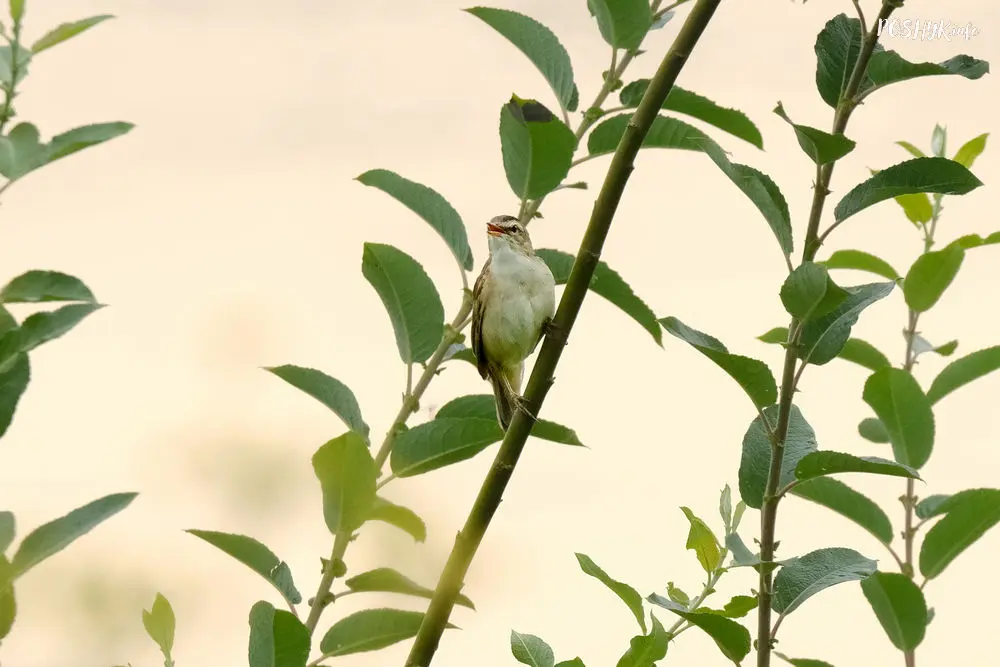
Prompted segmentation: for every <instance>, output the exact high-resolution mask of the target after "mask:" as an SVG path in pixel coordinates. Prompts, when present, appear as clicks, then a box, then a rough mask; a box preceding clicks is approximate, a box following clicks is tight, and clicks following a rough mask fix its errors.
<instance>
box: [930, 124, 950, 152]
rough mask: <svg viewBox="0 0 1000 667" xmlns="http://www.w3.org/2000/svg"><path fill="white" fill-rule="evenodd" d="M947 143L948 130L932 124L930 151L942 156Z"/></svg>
mask: <svg viewBox="0 0 1000 667" xmlns="http://www.w3.org/2000/svg"><path fill="white" fill-rule="evenodd" d="M947 143H948V131H947V130H946V129H945V128H943V127H941V126H940V125H938V124H937V123H935V124H934V132H933V133H931V152H932V153H934V155H936V156H937V157H944V147H945V144H947Z"/></svg>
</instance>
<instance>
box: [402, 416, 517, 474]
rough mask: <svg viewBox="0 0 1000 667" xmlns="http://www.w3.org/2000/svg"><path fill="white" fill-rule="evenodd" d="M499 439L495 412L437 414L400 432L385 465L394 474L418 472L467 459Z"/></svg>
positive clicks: (499, 433)
mask: <svg viewBox="0 0 1000 667" xmlns="http://www.w3.org/2000/svg"><path fill="white" fill-rule="evenodd" d="M502 439H503V431H501V430H500V428H499V426H498V424H497V420H496V415H494V416H493V417H492V418H490V419H483V418H477V417H460V418H455V417H448V418H440V417H439V418H436V419H432V420H431V421H429V422H425V423H423V424H420V425H418V426H414V427H413V428H411V429H409V430H406V431H403V432H402V433H400V434H399V436H397V438H396V444H395V445H393V448H392V454H391V455H390V457H389V465H390V467H391V468H392V472H393V474H394V475H396V477H412V476H414V475H422V474H423V473H425V472H430V471H431V470H437V469H438V468H443V467H444V466H448V465H452V464H453V463H459V462H461V461H465V460H468V459H471V458H472V457H473V456H475V455H476V454H478V453H479V452H481V451H483V450H484V449H486V448H487V447H489V446H490V445H492V444H493V443H495V442H500V440H502Z"/></svg>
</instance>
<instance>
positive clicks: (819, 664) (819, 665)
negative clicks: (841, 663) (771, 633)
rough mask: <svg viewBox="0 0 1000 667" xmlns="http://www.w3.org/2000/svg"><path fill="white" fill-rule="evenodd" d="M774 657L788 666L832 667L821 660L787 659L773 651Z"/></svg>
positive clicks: (785, 656)
mask: <svg viewBox="0 0 1000 667" xmlns="http://www.w3.org/2000/svg"><path fill="white" fill-rule="evenodd" d="M774 655H776V656H778V657H779V658H781V659H782V660H784V661H785V662H787V663H788V664H790V665H795V667H833V665H831V664H830V663H828V662H823V661H822V660H813V659H812V658H789V657H788V656H787V655H784V654H783V653H778V652H777V651H774Z"/></svg>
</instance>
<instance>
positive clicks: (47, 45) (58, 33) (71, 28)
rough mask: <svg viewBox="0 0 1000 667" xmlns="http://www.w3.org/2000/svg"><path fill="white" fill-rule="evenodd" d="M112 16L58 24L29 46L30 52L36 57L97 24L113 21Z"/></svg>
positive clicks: (93, 17)
mask: <svg viewBox="0 0 1000 667" xmlns="http://www.w3.org/2000/svg"><path fill="white" fill-rule="evenodd" d="M113 18H114V16H112V15H110V14H101V15H100V16H91V17H88V18H85V19H80V20H79V21H70V22H68V23H60V24H59V25H57V26H56V27H55V28H53V29H52V30H49V31H48V32H47V33H45V34H44V35H42V36H41V37H39V38H38V40H37V41H35V43H34V44H32V45H31V52H32V53H33V54H35V55H36V56H37V55H38V54H39V53H41V52H42V51H44V50H46V49H51V48H52V47H53V46H56V45H57V44H62V43H63V42H65V41H66V40H68V39H70V38H72V37H76V36H77V35H79V34H80V33H81V32H83V31H85V30H88V29H90V28H93V27H94V26H95V25H97V24H98V23H103V22H104V21H107V20H108V19H113Z"/></svg>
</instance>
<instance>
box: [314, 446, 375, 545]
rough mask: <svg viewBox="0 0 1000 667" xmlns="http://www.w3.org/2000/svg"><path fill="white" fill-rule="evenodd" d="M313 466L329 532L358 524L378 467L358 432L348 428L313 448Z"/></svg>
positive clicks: (372, 497) (372, 498)
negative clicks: (314, 451)
mask: <svg viewBox="0 0 1000 667" xmlns="http://www.w3.org/2000/svg"><path fill="white" fill-rule="evenodd" d="M312 464H313V470H314V471H315V473H316V477H317V478H319V483H320V487H321V488H322V490H323V518H324V519H325V520H326V526H327V528H329V529H330V532H331V533H333V534H335V535H336V534H337V533H341V532H344V533H350V532H351V531H354V530H357V529H358V528H360V527H361V524H363V523H364V522H365V521H366V520H367V519H368V516H369V514H370V512H371V509H372V506H373V505H374V503H375V483H376V480H377V479H378V469H377V468H376V467H375V460H374V459H373V458H372V455H371V452H369V451H368V446H367V444H366V443H365V441H364V440H363V439H362V438H361V436H360V435H358V434H357V433H355V432H354V431H348V432H347V433H345V434H344V435H342V436H340V437H338V438H334V439H333V440H330V441H329V442H327V443H326V444H325V445H323V446H322V447H320V448H319V449H318V450H316V453H315V454H313V457H312Z"/></svg>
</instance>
